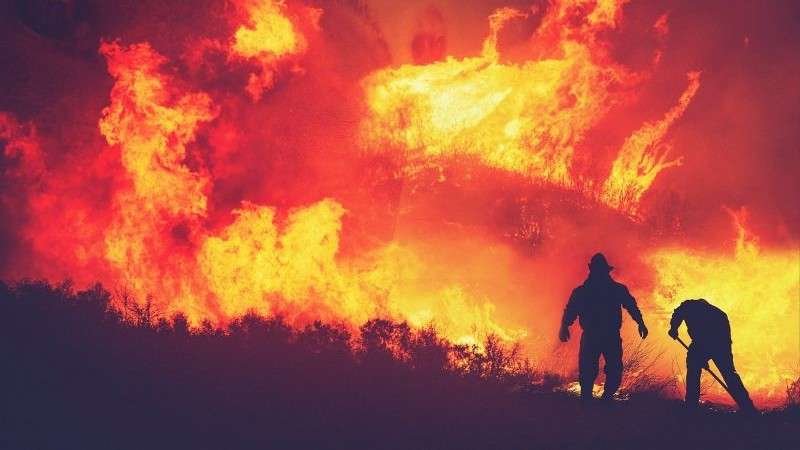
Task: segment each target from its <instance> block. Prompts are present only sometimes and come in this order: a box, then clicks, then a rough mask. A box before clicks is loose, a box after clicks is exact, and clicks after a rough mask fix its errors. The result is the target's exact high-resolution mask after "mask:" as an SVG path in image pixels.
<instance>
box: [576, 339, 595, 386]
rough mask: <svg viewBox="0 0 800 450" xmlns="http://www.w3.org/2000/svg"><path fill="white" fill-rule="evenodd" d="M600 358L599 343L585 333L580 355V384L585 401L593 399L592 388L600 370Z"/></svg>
mask: <svg viewBox="0 0 800 450" xmlns="http://www.w3.org/2000/svg"><path fill="white" fill-rule="evenodd" d="M599 358H600V352H599V351H598V345H597V342H596V341H595V340H594V339H592V338H591V337H589V336H586V333H584V334H583V335H582V336H581V349H580V353H579V354H578V382H579V383H580V385H581V398H583V399H584V400H588V399H591V398H592V388H593V387H594V380H595V378H597V372H598V370H599V367H598V360H599Z"/></svg>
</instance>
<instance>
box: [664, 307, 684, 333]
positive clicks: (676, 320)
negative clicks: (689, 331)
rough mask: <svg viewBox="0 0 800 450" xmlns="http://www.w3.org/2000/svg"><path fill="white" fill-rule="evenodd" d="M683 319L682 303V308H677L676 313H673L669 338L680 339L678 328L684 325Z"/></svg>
mask: <svg viewBox="0 0 800 450" xmlns="http://www.w3.org/2000/svg"><path fill="white" fill-rule="evenodd" d="M683 319H684V317H683V303H681V304H680V306H678V307H677V308H675V311H673V312H672V319H670V321H669V331H668V332H667V334H669V337H671V338H672V339H678V328H679V327H680V326H681V323H683Z"/></svg>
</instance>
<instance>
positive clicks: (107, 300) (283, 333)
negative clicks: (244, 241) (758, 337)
mask: <svg viewBox="0 0 800 450" xmlns="http://www.w3.org/2000/svg"><path fill="white" fill-rule="evenodd" d="M154 304H155V302H154V301H153V299H145V301H143V302H142V303H141V304H139V303H136V302H135V301H134V299H133V298H131V297H130V296H125V295H124V293H123V294H117V295H115V296H112V295H111V294H110V293H109V292H108V291H106V290H105V289H103V287H102V286H99V285H96V286H93V287H91V288H90V289H87V290H81V291H76V290H75V289H74V287H73V286H72V284H71V283H69V282H65V283H61V284H59V285H55V286H54V285H50V284H48V283H46V282H42V281H25V282H20V283H18V284H15V285H8V284H6V283H1V282H0V333H1V334H0V354H1V355H2V358H3V361H4V365H3V369H2V371H0V383H2V387H3V391H4V393H5V395H4V398H3V400H2V402H0V404H1V405H2V406H0V408H1V409H0V448H9V449H27V448H36V449H39V448H42V449H47V448H57V449H61V448H114V449H126V448H131V449H134V448H135V449H141V448H148V449H154V448H198V449H201V448H226V449H235V448H476V447H496V448H497V447H499V448H520V447H527V446H529V445H530V443H532V442H536V443H538V444H539V445H540V446H541V447H543V448H553V447H563V446H564V443H565V442H569V443H570V444H569V446H570V447H571V448H596V447H597V446H598V442H602V441H603V440H606V441H610V440H613V441H614V442H616V443H617V444H618V445H616V446H617V447H620V445H619V442H620V438H621V437H620V436H618V435H616V434H614V432H611V431H605V430H615V429H616V427H615V426H614V425H613V424H614V423H617V422H618V423H626V421H633V422H635V423H636V425H631V426H632V427H634V428H635V429H636V430H640V429H644V430H650V431H651V432H654V431H655V430H663V429H669V428H670V427H671V428H672V429H673V430H678V429H682V428H683V426H684V425H685V420H686V418H685V417H684V416H681V415H680V414H676V413H677V412H679V411H678V410H677V409H676V403H670V402H666V401H664V400H660V399H658V400H656V399H648V400H647V401H643V402H642V403H638V404H637V403H636V402H633V401H631V402H629V405H628V406H626V408H625V409H623V408H616V409H615V410H614V411H612V410H609V409H606V408H603V409H596V410H595V409H592V408H589V409H581V407H580V406H579V405H577V402H575V401H574V400H573V399H572V398H570V397H569V396H567V395H566V394H560V393H554V392H553V388H555V387H557V386H560V385H562V384H563V382H564V380H563V379H561V378H560V377H558V376H555V375H553V374H547V373H543V372H537V371H534V370H533V369H532V367H531V364H530V363H529V362H528V361H527V360H526V359H525V358H523V357H522V355H521V349H520V348H519V347H518V346H506V345H503V344H502V342H501V341H500V340H499V339H498V338H497V337H494V336H489V337H488V338H487V339H486V341H485V342H484V343H483V344H482V348H483V349H481V348H479V347H478V346H475V345H454V344H452V343H450V342H448V341H447V340H445V339H443V338H442V337H441V336H439V335H438V333H437V332H436V330H435V329H434V328H432V327H428V328H423V329H412V328H410V327H409V326H408V325H407V324H405V323H395V322H392V321H390V320H385V319H375V320H371V321H369V322H367V323H365V324H364V325H363V326H362V327H361V328H360V330H352V329H349V328H348V327H346V326H343V325H336V324H328V323H322V322H313V323H311V324H308V325H307V326H305V327H303V328H293V327H291V326H289V325H288V324H287V322H286V321H285V320H284V319H283V318H282V317H280V316H275V317H270V318H264V317H261V316H258V315H255V314H248V315H245V316H244V317H241V318H239V319H237V320H235V321H233V322H232V323H230V324H229V326H228V327H226V328H219V327H215V326H214V325H213V324H212V323H210V322H204V323H202V324H200V325H199V326H197V327H192V326H190V324H189V321H188V320H187V318H186V317H185V316H183V315H180V314H178V315H175V316H173V317H171V318H166V317H163V316H161V315H160V314H159V312H158V311H157V310H156V308H155V307H154ZM642 361H644V360H642ZM639 368H640V369H643V367H639ZM629 369H631V367H629ZM637 405H638V406H637ZM576 416H579V417H577V419H576ZM709 417H710V418H709V420H710V421H711V422H709V423H711V424H712V425H710V426H708V427H698V426H695V428H693V433H694V434H693V435H691V436H689V437H684V438H682V439H685V442H690V441H692V440H693V439H694V442H701V443H702V442H706V443H707V442H709V439H717V438H719V433H720V432H719V430H725V431H724V432H725V436H724V439H725V442H735V443H750V444H751V445H750V446H751V447H752V446H754V445H753V443H754V442H758V444H759V445H756V446H761V447H765V446H766V447H770V448H781V447H787V446H788V447H793V446H794V444H796V443H797V437H796V433H793V432H792V433H789V432H788V431H786V430H785V429H784V428H782V427H787V426H796V420H795V422H787V420H786V419H785V417H784V416H778V417H777V418H776V419H775V420H769V421H765V422H764V423H763V424H761V425H759V426H752V425H751V426H749V427H738V428H737V427H735V426H734V427H731V424H730V421H732V420H735V417H718V416H709ZM793 417H796V416H793ZM575 420H578V422H575ZM576 423H583V424H588V423H591V424H595V423H596V424H598V425H597V426H596V427H595V426H594V425H592V427H594V428H591V427H590V428H588V429H587V428H585V427H584V428H581V427H577V428H576ZM787 424H788V425H787ZM659 432H661V433H664V432H665V431H659ZM598 433H599V434H598ZM604 433H605V434H604ZM636 433H639V434H638V436H639V437H638V439H639V440H640V442H649V443H650V444H652V445H650V444H648V445H647V448H663V446H660V444H661V442H660V441H658V442H653V441H650V440H649V438H643V437H642V436H644V434H642V431H636ZM672 434H674V435H682V434H681V433H677V432H675V431H673V432H672ZM598 436H600V437H599V438H598ZM636 436H637V435H636V434H635V433H634V435H633V438H636ZM765 436H766V438H765ZM628 437H631V436H628ZM598 439H599V440H598ZM642 439H644V440H642ZM764 439H766V440H764ZM765 442H766V444H765ZM761 444H764V445H761ZM769 444H774V445H769ZM789 444H791V445H789ZM637 448H639V446H637Z"/></svg>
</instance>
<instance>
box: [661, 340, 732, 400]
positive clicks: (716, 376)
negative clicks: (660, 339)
mask: <svg viewBox="0 0 800 450" xmlns="http://www.w3.org/2000/svg"><path fill="white" fill-rule="evenodd" d="M675 340H677V341H678V342H680V343H681V345H682V346H683V348H685V349H686V351H687V352H688V351H689V346H688V345H686V342H683V339H681V337H680V336H677V337H676V338H675ZM703 369H706V372H708V373H710V374H711V376H712V377H714V379H715V380H717V383H719V384H720V385H721V386H722V387H723V388H725V390H726V391H727V392H728V394H730V396H731V397H733V393H732V392H731V390H730V389H728V385H727V384H725V382H724V381H722V378H720V377H719V376H718V375H717V374H716V373H714V371H713V370H711V368H710V367H708V362H706V365H705V366H703Z"/></svg>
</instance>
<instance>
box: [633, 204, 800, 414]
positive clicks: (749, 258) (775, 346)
mask: <svg viewBox="0 0 800 450" xmlns="http://www.w3.org/2000/svg"><path fill="white" fill-rule="evenodd" d="M731 215H732V217H733V220H734V223H735V226H736V230H737V239H736V244H735V249H734V252H733V254H731V255H719V254H716V253H712V252H702V251H694V250H689V249H685V248H666V249H660V250H657V251H654V252H653V253H652V254H650V255H649V257H648V258H647V260H648V262H649V264H650V265H651V267H653V269H654V270H655V273H656V277H657V286H658V288H657V289H656V290H655V291H654V292H653V293H652V296H653V297H652V298H653V301H654V304H655V305H656V308H658V309H660V310H661V311H663V312H664V313H663V314H659V315H657V316H658V317H661V318H662V320H661V324H660V327H661V328H662V329H667V328H668V327H669V314H671V312H672V310H673V309H674V308H675V307H677V306H678V304H680V302H682V301H683V300H686V299H690V298H705V299H706V300H708V301H709V302H710V303H712V304H714V305H716V306H718V307H719V308H721V309H722V310H723V311H725V312H726V313H727V314H728V318H729V320H730V322H731V333H732V340H733V356H734V362H735V363H736V367H737V369H738V372H739V374H740V375H741V377H742V380H743V382H744V384H745V386H746V387H747V388H748V389H749V390H750V392H751V394H753V395H755V397H757V398H758V399H759V400H760V401H762V402H764V403H767V404H780V403H781V402H783V401H784V399H785V395H786V386H788V385H789V384H790V383H791V382H792V381H794V380H796V379H797V378H798V376H800V346H798V345H797V343H798V342H800V328H798V326H797V324H798V321H799V320H800V304H799V303H798V298H800V277H799V276H798V275H799V274H800V263H798V252H797V250H796V249H794V250H791V249H763V248H761V247H760V246H759V245H758V241H757V238H756V237H755V236H754V235H752V234H751V233H750V232H749V230H748V229H747V227H746V222H745V221H746V216H747V210H745V209H741V210H739V211H737V212H731ZM681 361H682V360H681ZM679 367H681V369H680V370H681V374H680V376H681V378H683V377H684V373H685V369H684V368H683V367H684V366H683V364H679ZM716 389H717V391H716V392H715V393H714V394H715V395H716V396H717V397H719V398H723V399H724V398H726V395H725V394H724V392H722V391H721V388H720V387H718V386H717V387H716Z"/></svg>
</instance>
